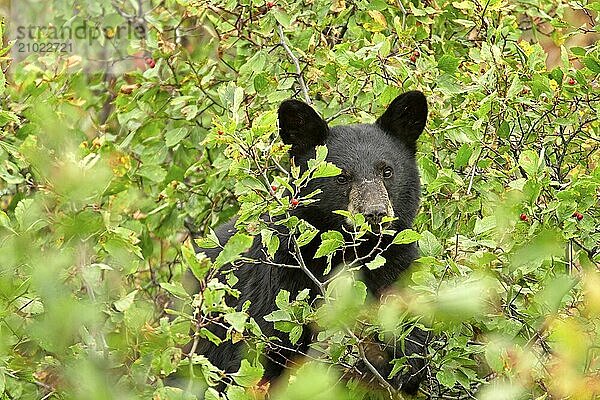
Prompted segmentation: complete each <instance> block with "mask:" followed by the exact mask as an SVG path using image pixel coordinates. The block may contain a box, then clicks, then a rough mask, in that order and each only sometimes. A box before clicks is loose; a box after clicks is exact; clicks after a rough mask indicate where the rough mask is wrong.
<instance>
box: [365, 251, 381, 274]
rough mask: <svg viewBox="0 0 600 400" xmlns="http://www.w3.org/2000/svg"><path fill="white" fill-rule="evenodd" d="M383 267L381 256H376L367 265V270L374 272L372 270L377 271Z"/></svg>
mask: <svg viewBox="0 0 600 400" xmlns="http://www.w3.org/2000/svg"><path fill="white" fill-rule="evenodd" d="M384 265H385V258H383V257H382V256H381V255H379V254H378V255H377V256H376V257H375V258H374V259H373V260H371V261H369V262H368V263H367V268H368V269H370V270H374V269H377V268H379V267H382V266H384Z"/></svg>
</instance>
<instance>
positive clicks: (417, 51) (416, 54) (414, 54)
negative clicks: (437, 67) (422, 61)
mask: <svg viewBox="0 0 600 400" xmlns="http://www.w3.org/2000/svg"><path fill="white" fill-rule="evenodd" d="M420 55H421V53H419V50H415V51H414V53H413V56H415V57H419V56H420Z"/></svg>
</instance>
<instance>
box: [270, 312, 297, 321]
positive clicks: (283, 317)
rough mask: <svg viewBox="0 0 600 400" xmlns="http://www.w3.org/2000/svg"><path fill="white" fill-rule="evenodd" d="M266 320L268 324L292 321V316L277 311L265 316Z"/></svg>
mask: <svg viewBox="0 0 600 400" xmlns="http://www.w3.org/2000/svg"><path fill="white" fill-rule="evenodd" d="M264 319H265V321H267V322H277V321H291V316H290V313H289V312H287V311H284V310H275V311H273V312H272V313H270V314H267V315H265V317H264Z"/></svg>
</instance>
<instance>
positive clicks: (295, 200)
mask: <svg viewBox="0 0 600 400" xmlns="http://www.w3.org/2000/svg"><path fill="white" fill-rule="evenodd" d="M299 203H300V202H299V201H298V199H297V198H295V197H293V198H292V200H290V204H291V205H292V206H294V207H296V206H297V205H298V204H299Z"/></svg>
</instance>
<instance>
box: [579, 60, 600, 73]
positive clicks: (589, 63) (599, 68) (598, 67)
mask: <svg viewBox="0 0 600 400" xmlns="http://www.w3.org/2000/svg"><path fill="white" fill-rule="evenodd" d="M582 61H583V64H584V65H585V66H586V67H587V68H588V69H589V70H590V71H592V72H594V73H596V74H600V63H599V62H598V61H597V60H596V59H594V58H592V57H585V58H584V59H583V60H582Z"/></svg>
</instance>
